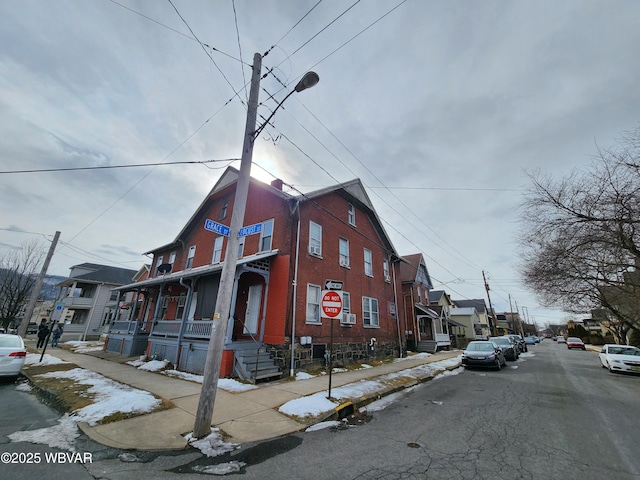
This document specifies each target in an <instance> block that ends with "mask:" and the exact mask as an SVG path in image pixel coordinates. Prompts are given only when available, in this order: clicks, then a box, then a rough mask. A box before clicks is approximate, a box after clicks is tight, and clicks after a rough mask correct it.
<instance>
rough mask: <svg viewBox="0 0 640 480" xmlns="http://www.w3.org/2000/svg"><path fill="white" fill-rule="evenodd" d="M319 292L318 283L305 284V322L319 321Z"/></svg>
mask: <svg viewBox="0 0 640 480" xmlns="http://www.w3.org/2000/svg"><path fill="white" fill-rule="evenodd" d="M320 294H321V290H320V287H319V286H318V285H312V284H308V285H307V319H306V322H307V323H320Z"/></svg>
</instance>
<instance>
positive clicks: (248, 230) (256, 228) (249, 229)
mask: <svg viewBox="0 0 640 480" xmlns="http://www.w3.org/2000/svg"><path fill="white" fill-rule="evenodd" d="M261 231H262V224H261V223H254V224H253V225H248V226H246V227H242V228H241V229H240V231H238V236H239V237H246V236H247V235H253V234H255V233H260V232H261Z"/></svg>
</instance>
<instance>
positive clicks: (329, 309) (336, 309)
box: [320, 290, 342, 318]
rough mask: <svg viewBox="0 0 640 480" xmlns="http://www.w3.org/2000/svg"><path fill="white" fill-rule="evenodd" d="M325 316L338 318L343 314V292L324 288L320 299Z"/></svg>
mask: <svg viewBox="0 0 640 480" xmlns="http://www.w3.org/2000/svg"><path fill="white" fill-rule="evenodd" d="M320 309H321V310H322V316H323V317H329V318H336V317H338V316H340V315H341V314H342V292H336V291H335V290H323V291H322V298H321V300H320Z"/></svg>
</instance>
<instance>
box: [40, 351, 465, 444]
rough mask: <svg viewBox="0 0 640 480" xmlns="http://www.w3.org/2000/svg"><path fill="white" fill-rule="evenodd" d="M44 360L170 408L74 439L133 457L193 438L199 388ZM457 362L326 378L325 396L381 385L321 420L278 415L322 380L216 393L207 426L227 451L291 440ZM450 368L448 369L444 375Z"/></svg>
mask: <svg viewBox="0 0 640 480" xmlns="http://www.w3.org/2000/svg"><path fill="white" fill-rule="evenodd" d="M47 353H48V354H50V355H53V356H55V357H58V358H60V359H62V360H64V361H66V362H71V363H73V364H76V365H77V366H78V367H80V368H84V369H87V370H90V371H93V372H96V373H99V374H100V375H103V376H105V377H107V378H110V379H112V380H115V381H117V382H120V383H123V384H127V385H130V386H131V387H134V388H137V389H140V390H145V391H147V392H150V393H153V394H155V395H157V396H159V397H162V398H165V399H167V400H170V401H171V402H172V403H173V404H174V405H175V408H171V409H168V410H163V411H159V412H153V413H148V414H145V415H141V416H138V417H134V418H130V419H126V420H121V421H117V422H113V423H108V424H105V425H98V426H90V425H88V424H83V423H80V424H79V426H80V428H81V429H82V431H83V432H84V433H85V434H87V435H88V436H89V437H90V438H91V439H93V440H95V441H96V442H99V443H101V444H103V445H107V446H111V447H115V448H121V449H134V450H169V449H182V448H184V447H185V446H186V445H187V441H186V440H185V439H184V435H186V434H187V433H189V432H191V431H193V426H194V422H195V416H196V412H197V409H198V400H199V397H200V391H201V388H202V385H201V384H199V383H194V382H190V381H187V380H181V379H177V378H172V377H168V376H166V375H162V374H160V373H155V372H148V371H144V370H139V369H137V368H135V367H133V366H131V365H127V364H126V363H124V362H125V361H126V360H128V359H125V358H123V357H121V356H117V355H109V354H106V355H101V356H104V357H105V358H99V357H98V356H96V355H93V354H91V353H88V354H79V353H72V352H70V351H68V350H65V349H63V348H57V349H47ZM458 355H460V352H455V351H454V352H439V353H436V354H434V355H431V356H426V357H425V356H422V355H420V356H417V357H416V358H411V357H410V358H407V359H403V360H402V361H396V362H393V363H388V364H383V365H380V366H376V367H373V368H365V369H360V370H351V371H346V372H339V373H333V374H332V381H331V386H332V392H333V389H337V388H339V387H342V386H345V385H349V384H355V383H357V382H363V381H367V380H375V379H382V381H381V382H380V384H379V386H377V387H376V390H375V391H367V392H365V393H364V394H362V395H360V396H358V397H357V398H350V399H348V400H346V399H343V400H342V402H343V403H342V405H341V406H339V407H337V408H336V409H335V411H334V412H330V413H328V414H327V415H325V416H323V418H313V419H308V420H307V419H305V420H296V419H292V418H290V417H288V416H287V415H284V414H282V413H280V412H279V411H278V408H279V407H280V406H281V405H283V404H284V403H286V402H289V401H291V400H294V399H298V398H301V397H305V396H308V395H313V394H316V393H319V392H327V391H328V383H329V376H328V375H322V376H317V377H313V378H310V379H306V380H297V381H286V380H281V381H277V382H271V383H264V384H258V385H257V387H258V388H255V389H252V390H247V391H243V392H233V393H232V392H228V391H225V390H222V389H220V388H218V390H217V392H216V398H215V406H214V410H213V419H212V425H213V426H215V427H217V428H219V429H220V430H221V431H222V432H224V434H225V439H226V441H229V442H233V443H247V442H254V441H260V440H265V439H269V438H274V437H278V436H280V435H285V434H289V433H293V432H297V431H300V430H303V429H305V428H307V427H308V426H310V425H311V424H313V423H317V422H319V421H323V420H326V419H327V418H331V417H337V416H338V411H339V410H340V409H341V408H342V407H346V406H348V407H353V408H354V409H355V410H357V409H358V408H359V407H360V406H364V405H366V404H368V403H370V402H371V401H373V400H377V399H379V398H381V397H383V396H386V395H389V394H391V393H394V392H397V391H399V390H402V389H404V388H408V387H411V386H413V385H416V384H418V383H420V382H424V381H428V380H430V379H431V378H433V376H435V374H437V373H439V372H433V371H432V370H429V369H425V370H423V371H420V369H418V370H417V372H412V373H411V375H409V376H397V377H396V376H393V379H390V378H389V377H385V376H389V375H391V374H395V373H398V372H402V371H404V370H408V369H413V368H415V367H419V366H422V365H426V364H429V363H433V362H438V361H442V360H446V359H450V358H454V357H457V356H458ZM451 368H455V366H454V367H449V369H451ZM30 380H31V381H32V382H33V383H35V384H36V385H37V378H31V377H30ZM302 422H306V423H302Z"/></svg>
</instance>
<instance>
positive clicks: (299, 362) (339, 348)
mask: <svg viewBox="0 0 640 480" xmlns="http://www.w3.org/2000/svg"><path fill="white" fill-rule="evenodd" d="M265 346H266V347H267V349H268V350H269V353H270V354H271V358H273V360H274V362H275V364H276V365H278V366H279V367H280V368H281V369H282V372H283V374H284V375H285V376H287V375H288V374H289V371H290V369H291V346H290V345H265ZM322 347H325V348H327V347H328V346H325V345H324V344H322V345H315V346H314V345H300V344H299V343H296V348H295V358H294V369H295V371H300V370H302V371H311V370H318V369H321V368H326V360H325V357H324V353H325V348H322ZM320 350H321V352H320ZM314 353H315V357H314ZM398 355H399V352H398V345H397V344H396V343H392V342H388V343H376V344H375V346H374V347H373V348H371V346H370V345H369V344H368V343H340V344H335V345H334V346H333V352H332V357H333V358H332V361H333V366H334V367H341V366H345V365H350V364H352V363H366V362H367V361H369V360H374V359H375V360H384V359H388V358H397V357H398Z"/></svg>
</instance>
